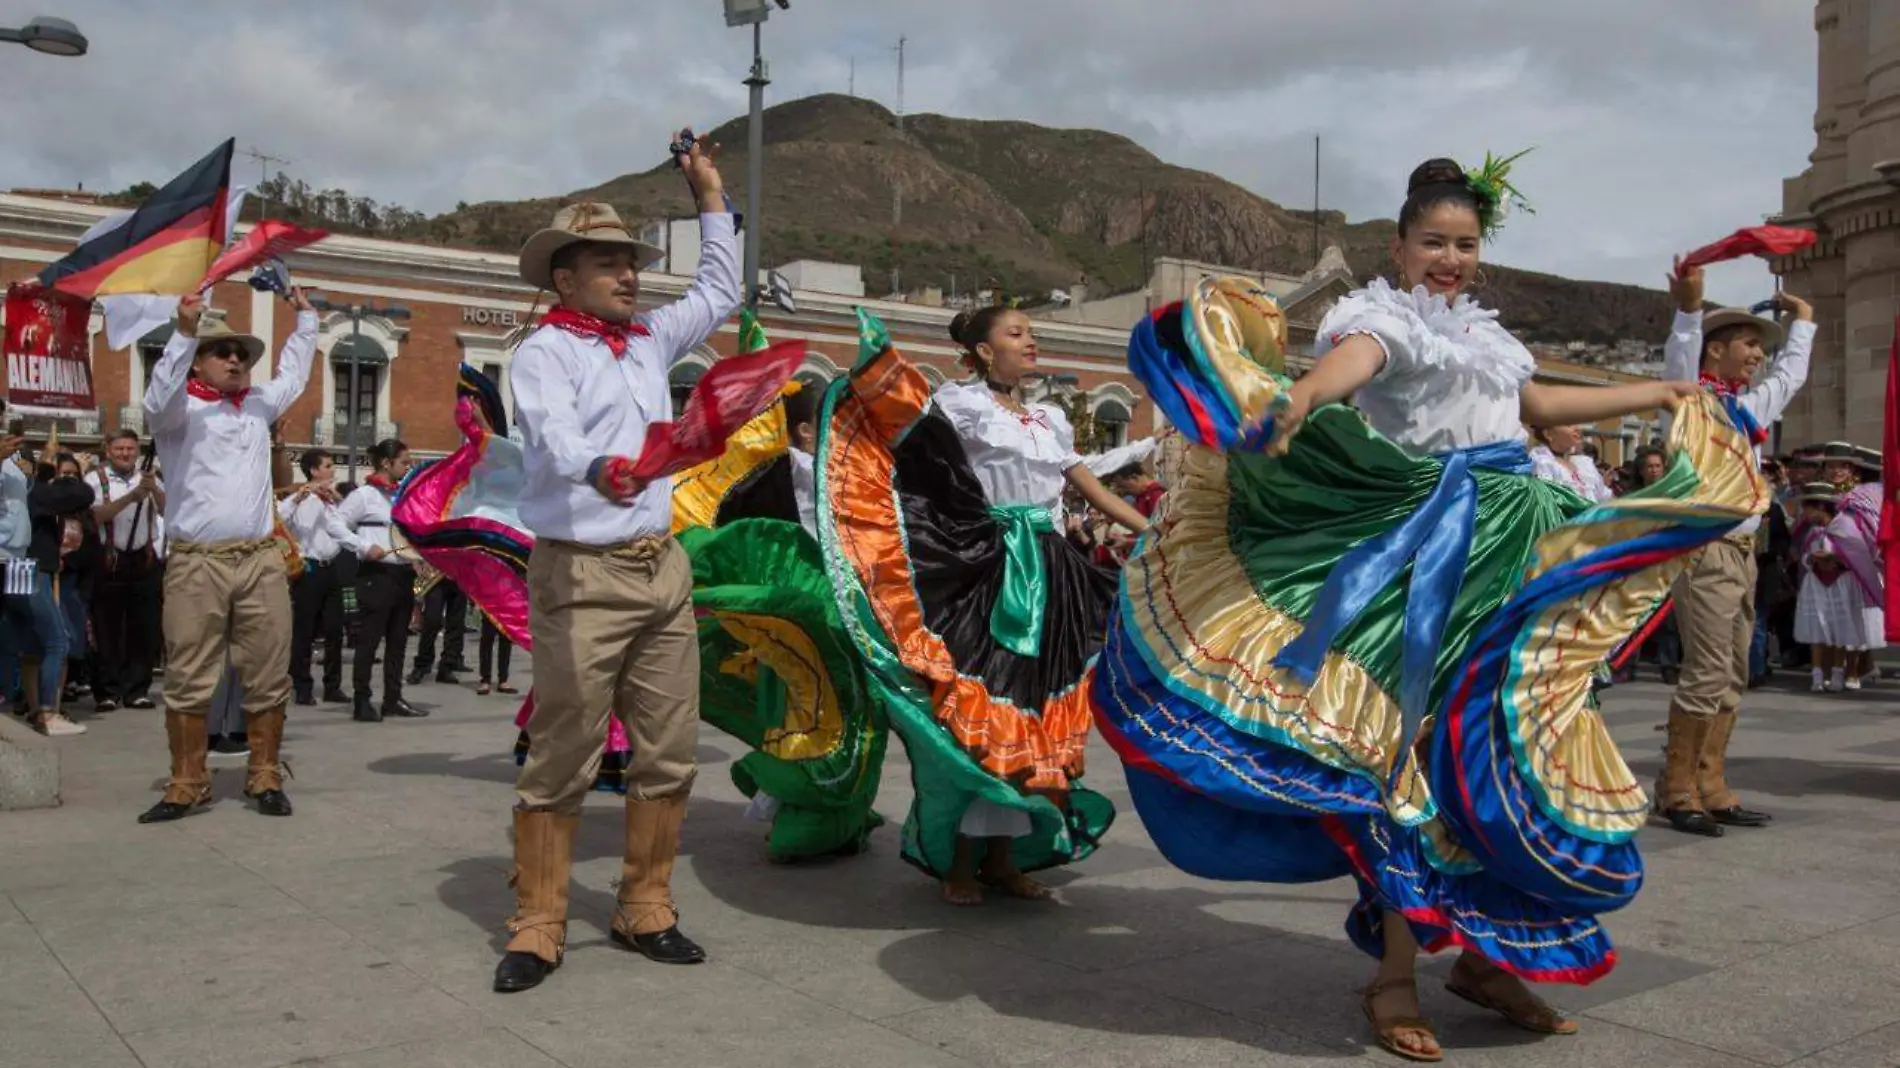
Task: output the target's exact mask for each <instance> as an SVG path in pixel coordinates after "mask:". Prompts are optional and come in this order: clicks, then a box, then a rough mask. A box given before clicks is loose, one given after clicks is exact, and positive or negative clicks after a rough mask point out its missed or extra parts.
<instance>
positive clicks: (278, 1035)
mask: <svg viewBox="0 0 1900 1068" xmlns="http://www.w3.org/2000/svg"><path fill="white" fill-rule="evenodd" d="M1886 686H1887V687H1889V689H1887V690H1885V691H1876V692H1873V693H1869V694H1863V695H1857V696H1853V697H1847V696H1841V697H1828V698H1811V697H1810V696H1809V695H1808V694H1806V693H1794V692H1792V691H1784V692H1764V693H1757V694H1755V695H1752V696H1751V699H1750V703H1749V711H1750V713H1751V718H1750V719H1749V720H1748V721H1746V724H1745V726H1744V728H1743V729H1742V731H1741V732H1740V733H1739V734H1738V735H1737V737H1736V740H1735V753H1736V758H1737V759H1736V760H1735V761H1734V767H1735V774H1736V778H1737V779H1738V781H1739V782H1740V783H1742V784H1743V785H1744V787H1745V788H1747V789H1748V791H1749V799H1750V800H1751V801H1753V802H1757V803H1759V804H1761V805H1763V806H1764V807H1767V808H1769V809H1772V810H1774V812H1775V813H1776V814H1777V815H1778V816H1779V817H1780V819H1779V821H1778V822H1777V824H1776V825H1775V827H1774V828H1773V829H1772V830H1765V831H1747V830H1742V831H1731V832H1730V834H1729V835H1728V836H1727V837H1726V838H1724V839H1721V840H1718V841H1711V840H1706V839H1697V838H1689V837H1685V836H1681V835H1676V834H1673V833H1670V832H1667V831H1659V830H1652V831H1649V832H1646V833H1645V835H1644V845H1645V847H1646V853H1647V855H1648V857H1649V862H1650V868H1649V879H1648V885H1647V886H1646V887H1645V889H1644V890H1643V892H1642V894H1641V896H1640V897H1639V898H1638V900H1637V903H1636V904H1635V905H1634V906H1633V907H1631V908H1630V909H1628V910H1626V911H1624V912H1621V913H1618V914H1616V915H1613V916H1611V917H1610V918H1609V921H1608V922H1609V926H1610V928H1611V931H1612V933H1613V934H1614V936H1615V937H1616V939H1617V942H1618V944H1619V946H1620V947H1621V955H1622V956H1621V961H1622V962H1621V965H1620V967H1618V969H1617V970H1616V972H1615V973H1614V974H1612V975H1611V976H1610V977H1609V978H1607V979H1605V980H1603V981H1602V982H1600V983H1598V984H1597V985H1596V986H1593V987H1590V988H1587V989H1581V990H1579V989H1569V988H1564V989H1556V990H1552V991H1549V993H1550V994H1551V996H1552V997H1553V998H1554V999H1555V1000H1556V1001H1557V1002H1558V1003H1559V1004H1561V1005H1563V1006H1565V1007H1567V1008H1569V1009H1572V1010H1575V1011H1578V1012H1581V1013H1583V1014H1584V1020H1583V1023H1584V1029H1583V1033H1582V1034H1581V1035H1578V1036H1576V1037H1574V1038H1569V1039H1553V1040H1545V1041H1541V1042H1539V1041H1535V1040H1532V1039H1531V1038H1529V1036H1526V1035H1523V1034H1520V1033H1518V1032H1515V1031H1513V1030H1511V1029H1509V1028H1508V1027H1507V1026H1505V1025H1504V1024H1503V1023H1502V1022H1501V1021H1499V1020H1497V1019H1495V1018H1494V1017H1491V1016H1489V1015H1486V1014H1484V1013H1482V1012H1479V1011H1478V1010H1475V1009H1473V1008H1471V1007H1469V1006H1467V1005H1465V1004H1464V1003H1463V1002H1460V1001H1457V1000H1455V999H1453V998H1451V997H1450V996H1448V995H1446V994H1444V993H1442V992H1441V991H1440V990H1439V984H1438V983H1437V982H1436V981H1431V980H1430V979H1429V978H1428V981H1427V982H1426V983H1425V984H1424V990H1425V1006H1426V1011H1427V1013H1428V1014H1429V1015H1430V1016H1431V1017H1432V1018H1433V1019H1434V1020H1435V1021H1436V1022H1437V1024H1438V1026H1439V1029H1440V1033H1441V1036H1442V1038H1443V1040H1444V1042H1445V1044H1446V1046H1447V1047H1448V1050H1449V1056H1448V1063H1452V1064H1458V1065H1471V1066H1483V1065H1500V1066H1502V1065H1511V1066H1537V1068H1542V1066H1550V1068H1561V1066H1578V1068H1581V1066H1586V1065H1588V1066H1591V1068H1615V1066H1622V1065H1629V1066H1640V1068H1715V1066H1720V1065H1756V1064H1761V1065H1789V1064H1795V1065H1800V1066H1802V1068H1879V1066H1886V1065H1894V1064H1896V1063H1900V1053H1896V1052H1895V1050H1896V1047H1900V995H1897V994H1896V992H1897V991H1900V893H1897V892H1896V886H1897V884H1900V805H1895V804H1894V802H1895V801H1896V800H1900V769H1896V762H1897V761H1900V683H1894V682H1889V683H1887V684H1886ZM413 696H414V697H415V698H416V699H417V700H418V702H420V703H430V704H433V705H434V707H435V711H436V714H435V715H434V716H433V717H432V718H430V719H427V720H422V721H417V722H390V723H386V724H382V725H375V726H372V725H359V724H356V723H353V722H351V721H350V720H349V719H348V717H347V714H346V713H345V711H344V710H343V709H342V708H339V707H320V708H317V709H308V710H304V709H299V710H296V715H295V716H294V717H293V719H292V722H291V729H290V732H289V743H288V749H289V752H290V755H291V758H292V761H293V763H294V764H295V768H296V774H297V778H296V779H295V780H294V781H293V782H292V783H291V784H290V793H291V796H292V797H293V799H294V800H295V802H296V804H297V815H296V816H295V817H293V818H292V819H290V820H287V821H285V820H271V819H266V818H264V817H261V816H258V815H256V814H255V813H253V812H250V811H248V810H247V809H246V808H245V807H244V806H243V805H242V804H241V803H240V802H239V801H237V800H235V798H236V796H237V793H238V790H239V789H240V787H241V785H242V784H241V772H240V770H239V767H240V763H241V762H240V761H237V760H232V759H228V758H223V759H217V760H214V765H216V766H218V767H219V768H221V770H219V771H218V772H217V776H216V779H217V788H218V791H219V793H220V794H221V796H222V797H224V798H225V799H226V800H223V801H221V802H220V803H219V804H218V805H217V806H216V807H214V808H213V809H212V810H210V811H209V812H206V813H203V814H201V815H198V816H195V817H193V818H191V819H188V820H185V821H183V822H182V823H177V824H171V825H168V826H158V827H140V826H137V825H136V824H135V823H134V822H133V817H134V816H135V815H136V814H137V813H138V812H139V811H140V810H141V809H143V808H144V807H145V806H146V805H147V804H149V803H150V802H151V801H152V800H154V799H155V797H156V795H155V793H154V792H153V791H154V789H155V787H156V786H157V784H158V779H159V776H160V773H161V772H162V771H163V770H164V763H165V757H164V735H163V730H162V728H161V726H160V723H159V719H158V717H157V716H156V715H155V714H153V713H150V712H136V711H121V712H117V713H113V714H112V715H109V716H105V717H94V718H93V719H92V720H91V726H92V733H90V734H88V735H86V736H85V737H82V738H75V739H69V740H63V741H61V742H60V745H61V747H62V749H63V751H64V756H65V806H64V807H63V808H60V809H57V810H46V811H35V812H16V813H0V1068H56V1066H57V1068H66V1066H81V1068H122V1066H124V1068H129V1066H138V1065H143V1066H145V1068H266V1066H275V1065H289V1064H297V1065H319V1064H320V1065H324V1066H326V1068H396V1066H430V1065H439V1066H443V1068H448V1066H453V1068H546V1066H554V1065H569V1066H575V1068H582V1066H588V1068H592V1066H599V1068H607V1066H613V1068H620V1066H623V1065H628V1064H646V1065H662V1066H666V1068H702V1066H705V1068H711V1066H715V1065H716V1066H721V1068H731V1066H741V1068H750V1066H774V1068H776V1066H821V1065H822V1066H827V1068H830V1066H833V1065H838V1064H850V1065H866V1066H878V1068H883V1066H889V1068H910V1066H920V1068H921V1066H938V1065H945V1066H948V1065H998V1066H1001V1065H1011V1066H1013V1065H1061V1066H1064V1068H1089V1066H1098V1065H1099V1066H1109V1065H1114V1066H1117V1068H1138V1066H1150V1065H1154V1066H1160V1065H1193V1066H1195V1068H1222V1066H1228V1065H1263V1066H1264V1065H1331V1064H1341V1063H1347V1062H1370V1063H1396V1062H1394V1061H1391V1060H1390V1059H1389V1058H1387V1057H1386V1056H1385V1055H1384V1054H1382V1053H1380V1052H1378V1051H1377V1050H1376V1049H1375V1048H1372V1047H1371V1046H1370V1045H1369V1043H1368V1034H1367V1029H1366V1026H1365V1023H1364V1021H1363V1019H1362V1018H1361V1016H1360V1013H1359V1008H1358V1004H1357V1001H1356V999H1355V998H1354V996H1353V989H1354V987H1355V986H1357V985H1359V984H1362V983H1363V982H1364V981H1365V980H1366V978H1367V975H1368V972H1369V966H1368V963H1367V961H1365V960H1364V959H1363V958H1361V957H1359V956H1358V955H1357V954H1356V953H1354V952H1353V951H1352V950H1351V949H1350V948H1349V947H1348V946H1347V945H1346V943H1345V941H1344V938H1343V935H1342V934H1341V931H1340V922H1341V918H1342V916H1343V913H1344V910H1345V906H1346V903H1347V902H1348V901H1349V900H1350V898H1351V896H1352V891H1351V888H1350V887H1349V886H1348V885H1347V884H1346V883H1344V882H1334V883H1328V884H1322V885H1317V886H1299V887H1267V886H1255V885H1228V884H1216V883H1209V882H1203V881H1199V880H1196V879H1192V878H1189V877H1186V876H1184V875H1181V874H1179V873H1178V872H1175V871H1174V870H1173V869H1171V868H1169V867H1168V866H1167V865H1165V864H1164V863H1162V861H1161V859H1160V857H1159V856H1158V855H1157V854H1156V853H1155V852H1154V851H1153V849H1152V848H1151V847H1150V846H1149V845H1148V842H1147V839H1146V836H1145V835H1144V834H1143V832H1142V830H1141V827H1140V825H1139V823H1138V821H1137V820H1136V819H1134V817H1133V816H1132V814H1130V813H1127V812H1126V811H1125V812H1124V819H1123V820H1122V822H1121V823H1120V824H1118V825H1117V826H1116V828H1115V829H1114V831H1113V832H1112V833H1111V835H1110V837H1109V839H1108V841H1107V843H1106V844H1105V846H1104V848H1103V850H1102V851H1101V853H1100V854H1098V855H1097V856H1096V857H1095V858H1093V859H1091V860H1090V861H1089V862H1088V863H1086V864H1083V865H1081V866H1080V867H1079V868H1077V869H1075V870H1073V871H1066V872H1061V873H1057V874H1056V875H1055V876H1054V878H1053V880H1052V881H1054V882H1057V883H1059V884H1060V885H1061V888H1062V897H1063V898H1064V902H1063V903H1062V904H1061V905H1036V904H1029V903H1022V902H1004V903H997V904H993V905H991V906H988V907H985V908H982V909H974V910H955V909H950V908H947V907H944V906H942V905H939V904H938V903H937V901H936V898H935V892H934V889H933V887H932V886H931V884H930V883H928V882H926V881H925V880H924V879H923V878H922V877H920V876H919V875H918V874H917V873H915V872H914V871H912V870H911V869H910V868H909V867H908V866H906V865H904V864H903V863H902V862H900V861H899V860H898V859H897V857H896V851H895V846H894V838H895V832H894V829H892V828H886V829H885V830H883V831H880V832H879V834H878V837H877V841H876V849H875V851H874V852H873V853H872V854H871V855H869V856H865V857H860V858H856V859H854V860H849V861H842V862H838V863H835V864H830V865H825V866H820V867H810V868H776V867H772V866H770V865H768V864H766V863H765V862H764V860H763V858H762V855H761V852H762V850H761V846H760V838H761V828H760V827H759V826H758V825H757V824H752V823H748V822H746V821H745V819H744V817H743V812H744V805H743V804H742V799H741V798H740V797H739V795H738V794H737V793H736V792H735V791H734V790H733V789H732V787H731V785H730V784H729V782H728V781H727V779H726V775H725V765H726V764H727V763H728V761H729V760H730V759H731V758H732V756H733V754H734V753H735V752H736V750H737V747H736V746H735V745H734V744H733V743H731V742H730V741H729V740H727V739H726V738H725V737H724V736H722V735H718V734H715V733H713V732H711V731H708V732H707V733H706V735H705V737H704V739H703V743H702V747H701V759H702V760H703V761H704V763H705V765H706V769H705V770H706V774H705V775H704V776H702V778H701V783H702V786H701V789H700V791H699V793H698V795H697V796H696V797H695V798H694V801H693V806H692V810H691V816H690V818H689V819H688V822H687V829H686V830H687V841H686V843H685V846H684V854H685V855H684V856H683V857H682V860H681V864H680V866H679V869H678V887H677V889H678V895H679V899H680V903H681V906H682V909H683V911H684V914H685V921H686V924H687V926H688V929H689V930H690V931H691V932H692V933H693V934H694V935H695V936H697V937H698V938H699V939H700V940H701V941H703V942H704V943H705V944H706V946H707V947H708V949H709V950H710V952H711V954H712V958H713V959H712V963H709V964H706V965H703V966H700V967H697V968H684V969H681V968H664V967H661V966H659V965H654V964H649V963H647V962H645V961H644V960H641V959H638V958H635V957H633V956H631V955H630V954H628V953H626V952H623V951H621V950H618V949H616V948H614V947H613V946H612V945H611V944H609V943H608V942H607V940H606V938H605V933H606V922H607V916H608V913H609V911H610V909H611V908H612V903H613V892H612V889H611V886H612V883H613V880H614V879H615V878H616V877H617V875H618V872H619V869H618V857H619V853H620V846H619V843H620V825H621V823H620V813H619V808H618V805H617V802H616V799H614V798H611V797H608V796H603V795H595V797H594V798H593V800H591V801H590V803H589V805H588V809H587V815H586V818H585V820H584V821H583V827H582V832H581V841H580V844H579V847H578V851H577V852H578V863H577V868H576V873H575V874H576V879H577V883H578V885H577V886H576V888H575V900H574V923H573V925H572V930H571V934H570V953H569V956H568V959H567V964H566V966H565V967H564V968H562V969H561V971H559V972H558V973H556V974H555V975H554V976H553V978H552V979H551V980H550V981H549V982H548V984H547V985H545V986H544V987H542V988H541V989H540V990H537V991H533V992H531V993H527V994H519V995H514V996H509V997H502V996H498V995H495V994H493V993H490V991H489V989H488V983H489V977H490V972H491V969H492V967H493V965H494V962H495V959H496V953H497V950H498V947H499V946H500V944H501V940H502V932H501V920H502V918H503V917H504V916H505V915H506V914H507V912H508V909H509V905H510V900H511V898H510V892H509V890H508V888H507V886H506V883H505V879H504V873H505V870H506V867H507V863H508V850H509V846H508V840H507V836H506V831H507V810H508V806H509V801H510V797H509V783H510V782H511V780H512V778H513V775H514V765H513V763H512V761H511V760H510V758H509V755H508V750H509V746H510V743H511V742H512V740H513V737H514V731H513V728H512V726H511V725H510V718H511V716H512V714H513V711H514V706H513V703H512V702H511V701H510V700H509V699H505V698H499V697H490V698H477V697H475V696H474V695H473V694H472V693H471V692H470V691H468V690H466V689H460V690H457V689H451V688H448V687H444V686H423V687H417V688H416V689H415V690H414V691H413ZM1665 700H1666V696H1665V693H1664V691H1663V690H1662V689H1661V688H1660V687H1659V686H1657V685H1655V684H1653V683H1651V684H1637V685H1633V686H1627V687H1622V688H1619V689H1617V690H1616V691H1614V692H1612V693H1611V694H1610V695H1609V699H1608V701H1607V704H1608V714H1609V716H1610V718H1611V720H1612V722H1613V723H1614V724H1615V725H1616V735H1617V737H1618V739H1619V741H1620V742H1622V743H1623V744H1624V745H1625V747H1626V749H1627V751H1628V752H1629V753H1630V754H1631V755H1632V757H1633V762H1634V763H1636V764H1637V766H1638V770H1639V771H1641V772H1644V773H1649V772H1653V770H1654V768H1655V766H1656V764H1657V762H1658V760H1659V759H1660V757H1659V746H1660V745H1661V740H1662V735H1661V734H1659V733H1656V732H1654V731H1652V730H1651V726H1652V725H1653V723H1654V722H1655V721H1656V720H1657V719H1658V718H1659V716H1660V715H1661V709H1662V708H1663V705H1664V702H1665ZM1094 767H1095V769H1096V775H1095V784H1096V785H1097V786H1099V787H1102V788H1105V789H1106V791H1107V792H1108V793H1109V794H1110V795H1111V796H1113V797H1114V798H1115V799H1116V801H1117V802H1118V803H1119V804H1122V805H1123V806H1124V809H1125V808H1126V800H1127V795H1126V793H1125V791H1124V790H1123V788H1122V784H1121V781H1120V776H1119V774H1118V770H1119V769H1118V768H1117V766H1116V762H1115V760H1114V758H1113V757H1112V756H1111V755H1110V754H1108V753H1107V752H1105V751H1103V752H1099V753H1098V754H1097V756H1096V759H1095V763H1094ZM907 789H908V779H907V776H906V774H905V768H904V765H903V763H902V749H901V747H898V746H893V747H892V765H891V767H890V768H889V769H887V773H886V777H885V790H884V798H883V802H882V806H881V807H882V808H883V810H884V811H885V812H886V814H887V815H892V816H901V813H902V812H903V811H904V805H905V801H906V792H907ZM1447 963H1448V962H1447V961H1446V960H1444V959H1440V960H1438V961H1435V962H1434V963H1433V965H1432V967H1433V969H1434V970H1435V971H1436V972H1439V973H1442V971H1443V969H1444V968H1445V967H1446V965H1447Z"/></svg>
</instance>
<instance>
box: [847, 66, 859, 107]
mask: <svg viewBox="0 0 1900 1068" xmlns="http://www.w3.org/2000/svg"><path fill="white" fill-rule="evenodd" d="M845 84H846V85H847V86H848V88H847V89H846V90H845V92H846V93H849V94H850V96H851V98H852V99H853V100H856V99H857V97H858V57H856V56H852V57H851V80H850V81H848V82H846V83H845Z"/></svg>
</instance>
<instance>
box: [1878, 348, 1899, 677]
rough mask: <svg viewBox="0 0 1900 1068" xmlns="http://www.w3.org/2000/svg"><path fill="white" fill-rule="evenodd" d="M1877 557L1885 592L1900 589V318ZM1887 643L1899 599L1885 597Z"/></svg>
mask: <svg viewBox="0 0 1900 1068" xmlns="http://www.w3.org/2000/svg"><path fill="white" fill-rule="evenodd" d="M1880 470H1881V474H1880V496H1881V501H1880V558H1881V559H1882V560H1884V561H1886V563H1885V565H1884V567H1885V571H1886V579H1887V589H1889V590H1900V501H1896V500H1895V499H1894V494H1895V493H1896V492H1900V316H1896V317H1895V318H1894V320H1893V342H1892V344H1891V345H1889V346H1888V348H1887V425H1886V427H1885V432H1884V433H1883V434H1882V435H1881V441H1880ZM1887 640H1888V641H1889V642H1900V596H1895V595H1892V594H1889V595H1888V597H1887Z"/></svg>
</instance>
